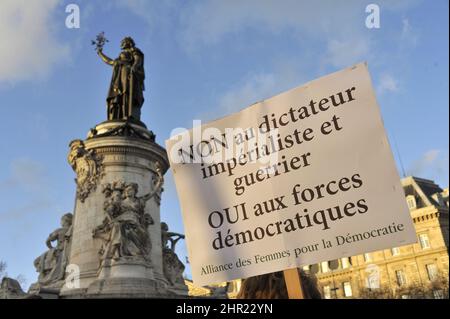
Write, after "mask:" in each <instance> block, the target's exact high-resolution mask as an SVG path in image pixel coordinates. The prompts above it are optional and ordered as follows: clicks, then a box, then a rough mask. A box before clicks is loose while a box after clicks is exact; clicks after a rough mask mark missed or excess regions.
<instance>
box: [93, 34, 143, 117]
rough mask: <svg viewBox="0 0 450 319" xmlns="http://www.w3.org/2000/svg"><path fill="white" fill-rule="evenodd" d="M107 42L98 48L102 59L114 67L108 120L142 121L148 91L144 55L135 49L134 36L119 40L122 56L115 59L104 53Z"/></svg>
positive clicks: (109, 93)
mask: <svg viewBox="0 0 450 319" xmlns="http://www.w3.org/2000/svg"><path fill="white" fill-rule="evenodd" d="M102 38H103V36H102ZM104 42H105V41H103V43H99V44H98V45H97V46H96V50H97V54H98V55H99V56H100V58H101V59H102V60H103V61H104V62H105V63H106V64H108V65H111V66H112V67H113V73H112V78H111V84H110V87H109V91H108V97H107V98H106V102H107V105H108V120H117V119H130V118H131V119H134V120H136V121H140V118H141V107H142V104H143V103H144V94H143V91H144V90H145V87H144V79H145V71H144V54H143V53H142V51H141V50H139V49H138V48H136V46H135V43H134V40H133V39H132V38H131V37H125V38H124V39H123V40H122V41H121V43H120V47H121V49H122V51H121V52H120V54H119V57H118V58H117V59H114V60H113V59H111V58H109V57H107V56H106V55H105V54H104V53H103V44H104Z"/></svg>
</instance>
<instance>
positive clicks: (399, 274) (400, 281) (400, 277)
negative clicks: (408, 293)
mask: <svg viewBox="0 0 450 319" xmlns="http://www.w3.org/2000/svg"><path fill="white" fill-rule="evenodd" d="M395 277H396V278H397V285H399V286H404V285H406V277H405V273H404V272H403V270H396V271H395Z"/></svg>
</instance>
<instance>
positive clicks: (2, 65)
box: [0, 0, 69, 84]
mask: <svg viewBox="0 0 450 319" xmlns="http://www.w3.org/2000/svg"><path fill="white" fill-rule="evenodd" d="M57 8H58V0H42V1H29V0H1V1H0V39H2V43H3V46H2V48H1V50H0V83H2V82H4V83H8V84H12V83H15V82H18V81H22V80H33V79H35V78H42V77H45V76H46V75H47V74H49V72H50V71H51V69H52V68H53V67H54V66H55V65H56V64H58V63H60V62H63V61H65V60H66V59H68V54H69V47H68V45H66V44H62V43H60V42H59V41H58V39H57V38H56V35H55V32H54V31H55V30H54V28H53V26H54V21H52V19H51V18H52V16H53V13H54V12H55V10H56V9H57ZM62 10H63V9H62ZM60 25H61V28H62V27H63V26H64V21H62V22H61V23H60Z"/></svg>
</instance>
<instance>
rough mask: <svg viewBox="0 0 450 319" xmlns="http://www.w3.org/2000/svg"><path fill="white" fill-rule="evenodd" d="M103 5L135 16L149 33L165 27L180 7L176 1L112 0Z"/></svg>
mask: <svg viewBox="0 0 450 319" xmlns="http://www.w3.org/2000/svg"><path fill="white" fill-rule="evenodd" d="M105 4H106V5H107V6H109V7H116V8H119V9H126V10H128V11H130V12H131V13H133V14H135V15H136V16H138V17H139V18H141V19H143V20H144V21H145V22H146V23H147V25H148V27H149V31H150V32H152V31H155V29H156V28H158V29H159V28H162V26H167V23H169V22H170V21H169V18H170V17H171V16H172V13H173V12H174V11H175V10H176V8H177V6H179V5H180V3H179V1H177V0H114V1H108V2H107V3H105Z"/></svg>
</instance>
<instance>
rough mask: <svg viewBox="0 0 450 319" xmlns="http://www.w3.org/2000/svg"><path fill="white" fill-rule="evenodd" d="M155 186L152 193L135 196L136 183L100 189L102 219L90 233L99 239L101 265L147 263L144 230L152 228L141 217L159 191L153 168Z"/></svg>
mask: <svg viewBox="0 0 450 319" xmlns="http://www.w3.org/2000/svg"><path fill="white" fill-rule="evenodd" d="M157 174H158V182H157V183H156V185H155V187H154V189H153V191H152V192H150V193H148V194H146V195H144V196H140V197H139V196H137V194H138V191H139V186H138V185H137V184H136V183H125V182H123V181H116V182H113V183H108V184H105V185H103V193H104V194H105V202H104V207H103V209H104V212H105V219H104V220H103V223H102V224H101V225H100V226H98V227H97V228H96V229H95V230H94V233H93V237H94V238H102V239H103V245H102V248H101V249H100V252H99V254H100V260H101V262H102V264H104V263H105V261H110V260H112V259H113V260H124V259H135V260H139V259H141V260H144V261H147V262H151V260H150V252H151V249H152V243H151V241H150V236H149V233H148V226H149V225H152V224H154V221H153V218H152V217H151V216H150V215H149V214H147V213H145V206H146V203H147V201H148V200H150V199H151V198H152V197H153V196H155V194H156V193H157V192H158V191H159V189H160V188H161V185H162V183H163V177H162V172H161V169H160V168H159V167H158V168H157Z"/></svg>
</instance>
